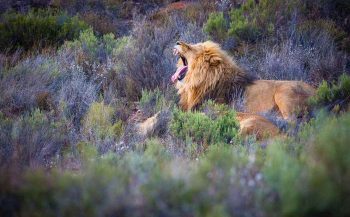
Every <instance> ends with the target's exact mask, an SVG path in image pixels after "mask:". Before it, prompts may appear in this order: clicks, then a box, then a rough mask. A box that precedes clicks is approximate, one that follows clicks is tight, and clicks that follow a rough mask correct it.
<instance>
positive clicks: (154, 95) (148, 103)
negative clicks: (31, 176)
mask: <svg viewBox="0 0 350 217" xmlns="http://www.w3.org/2000/svg"><path fill="white" fill-rule="evenodd" d="M139 106H140V108H141V110H142V112H143V113H145V114H146V115H147V116H152V115H154V114H156V113H157V112H159V111H161V110H162V109H164V108H165V107H166V101H165V98H164V94H163V93H162V92H161V91H160V90H159V89H158V88H157V89H155V90H153V91H147V90H143V91H142V95H141V99H140V104H139Z"/></svg>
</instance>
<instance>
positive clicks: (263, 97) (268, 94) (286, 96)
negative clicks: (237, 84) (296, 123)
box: [244, 80, 315, 120]
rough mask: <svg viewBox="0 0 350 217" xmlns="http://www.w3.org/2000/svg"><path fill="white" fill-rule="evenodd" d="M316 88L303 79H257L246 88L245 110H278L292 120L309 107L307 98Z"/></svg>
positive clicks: (253, 111) (250, 111)
mask: <svg viewBox="0 0 350 217" xmlns="http://www.w3.org/2000/svg"><path fill="white" fill-rule="evenodd" d="M314 94H315V89H314V88H313V87H311V86H310V85H308V84H306V83H304V82H302V81H277V80H256V81H255V82H254V83H253V84H252V85H248V86H247V87H246V88H245V93H244V101H245V102H244V105H245V106H244V107H245V108H244V110H245V111H246V112H249V113H255V114H257V113H263V112H267V111H271V110H275V111H278V112H279V113H280V115H281V116H282V117H283V118H284V119H288V120H291V119H293V116H294V114H295V113H297V112H302V111H304V110H306V109H307V100H308V98H309V97H310V96H312V95H314Z"/></svg>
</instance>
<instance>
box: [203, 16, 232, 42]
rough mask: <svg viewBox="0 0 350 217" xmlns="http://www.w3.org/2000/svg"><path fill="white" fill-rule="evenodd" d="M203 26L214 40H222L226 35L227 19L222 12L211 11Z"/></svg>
mask: <svg viewBox="0 0 350 217" xmlns="http://www.w3.org/2000/svg"><path fill="white" fill-rule="evenodd" d="M203 28H204V32H206V33H207V34H209V35H210V36H212V37H214V40H224V39H225V38H226V37H227V21H226V20H225V18H224V14H223V12H217V13H216V12H214V13H211V14H210V15H209V18H208V20H207V22H206V23H205V24H204V26H203Z"/></svg>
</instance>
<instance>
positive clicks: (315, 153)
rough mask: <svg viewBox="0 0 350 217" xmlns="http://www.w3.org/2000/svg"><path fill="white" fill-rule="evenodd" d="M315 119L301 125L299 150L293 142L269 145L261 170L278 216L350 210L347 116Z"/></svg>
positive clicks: (347, 212) (349, 118)
mask: <svg viewBox="0 0 350 217" xmlns="http://www.w3.org/2000/svg"><path fill="white" fill-rule="evenodd" d="M317 119H318V120H316V121H313V122H311V124H309V126H308V127H307V128H304V130H306V131H305V132H304V133H302V134H305V138H304V139H305V140H304V141H303V143H304V144H301V148H302V149H301V151H297V152H296V151H295V147H298V145H296V144H293V145H292V144H288V143H281V142H278V143H275V144H273V145H270V146H269V147H268V150H267V156H266V159H267V160H266V163H265V166H264V168H263V172H264V175H265V178H266V181H267V183H268V185H269V187H270V188H271V191H272V192H274V193H276V194H277V195H278V197H279V198H280V199H279V200H278V202H277V203H274V204H270V205H272V207H270V208H271V210H273V212H275V211H276V210H279V211H280V212H281V213H280V214H279V215H281V216H308V215H321V214H322V213H329V214H330V215H332V216H347V215H349V213H350V209H349V208H348V207H347V205H346V204H347V203H348V202H349V200H350V198H349V192H350V188H349V187H348V186H347V185H346V184H345V183H347V182H348V181H349V180H350V175H349V174H350V173H349V171H350V167H349V165H350V164H349V163H350V158H349V156H348V154H347V153H348V152H349V150H350V147H349V145H348V144H349V139H348V136H347V135H348V134H349V133H350V128H349V126H350V125H349V124H350V122H349V121H350V115H349V114H346V115H343V116H341V117H339V118H335V117H325V116H319V117H318V118H317Z"/></svg>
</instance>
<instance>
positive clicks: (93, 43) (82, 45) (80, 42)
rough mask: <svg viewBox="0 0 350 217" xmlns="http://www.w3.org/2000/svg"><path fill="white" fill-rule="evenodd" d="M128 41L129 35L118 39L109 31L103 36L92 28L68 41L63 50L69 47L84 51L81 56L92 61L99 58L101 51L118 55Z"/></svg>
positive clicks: (110, 54) (109, 54) (111, 56)
mask: <svg viewBox="0 0 350 217" xmlns="http://www.w3.org/2000/svg"><path fill="white" fill-rule="evenodd" d="M127 42H128V37H121V38H118V39H116V38H115V36H114V34H112V33H108V34H105V35H103V36H102V37H98V36H96V35H95V33H94V31H93V29H92V28H88V29H86V30H84V31H81V33H80V35H79V37H78V38H76V39H75V40H73V41H66V42H65V44H64V45H63V47H62V50H64V49H69V50H74V51H79V52H81V53H82V57H81V58H85V59H86V60H88V61H90V62H96V61H98V60H99V57H100V55H101V53H103V54H105V55H106V56H108V57H109V58H113V57H115V56H117V55H118V54H119V53H120V51H121V50H122V49H123V48H124V47H125V45H126V44H127Z"/></svg>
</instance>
